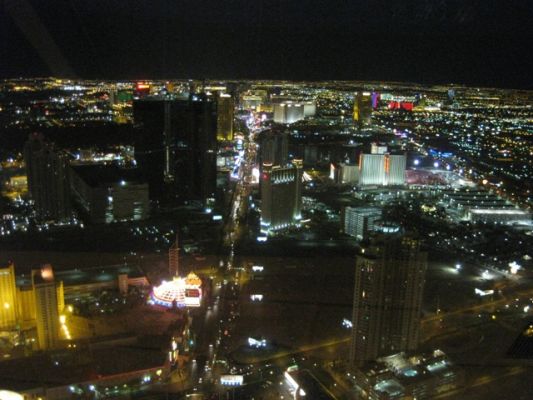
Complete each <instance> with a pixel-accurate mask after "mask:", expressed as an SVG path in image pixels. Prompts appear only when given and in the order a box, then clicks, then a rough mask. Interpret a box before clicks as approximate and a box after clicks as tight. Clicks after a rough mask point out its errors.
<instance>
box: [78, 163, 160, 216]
mask: <svg viewBox="0 0 533 400" xmlns="http://www.w3.org/2000/svg"><path fill="white" fill-rule="evenodd" d="M71 168H72V173H71V175H70V176H71V182H72V193H73V195H74V198H75V200H76V202H77V203H78V205H79V206H80V210H81V212H82V214H83V215H85V216H86V217H87V219H88V220H89V221H90V222H93V223H110V222H117V221H139V220H143V219H146V218H148V215H149V211H150V201H149V197H148V184H147V183H146V182H145V181H144V180H143V178H142V177H141V176H140V174H139V171H138V169H137V168H120V167H118V166H116V165H102V164H97V165H78V166H72V167H71Z"/></svg>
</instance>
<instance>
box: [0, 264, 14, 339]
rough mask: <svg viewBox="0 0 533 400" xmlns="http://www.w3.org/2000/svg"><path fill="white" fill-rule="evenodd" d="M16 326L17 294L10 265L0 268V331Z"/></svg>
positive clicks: (12, 268) (12, 267) (12, 266)
mask: <svg viewBox="0 0 533 400" xmlns="http://www.w3.org/2000/svg"><path fill="white" fill-rule="evenodd" d="M16 324H17V292H16V287H15V267H14V265H13V264H12V263H10V264H8V265H7V266H5V267H2V268H0V329H10V328H14V327H15V325H16Z"/></svg>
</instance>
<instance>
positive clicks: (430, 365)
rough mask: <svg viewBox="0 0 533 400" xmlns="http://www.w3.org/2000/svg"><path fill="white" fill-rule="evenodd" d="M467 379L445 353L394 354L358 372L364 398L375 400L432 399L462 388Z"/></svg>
mask: <svg viewBox="0 0 533 400" xmlns="http://www.w3.org/2000/svg"><path fill="white" fill-rule="evenodd" d="M464 378H465V376H464V371H463V370H462V369H460V368H458V367H457V366H455V365H454V364H453V363H452V362H451V361H450V360H449V359H448V357H447V356H446V354H444V352H442V351H441V350H434V351H432V352H430V353H426V354H416V355H407V354H405V353H398V354H394V355H390V356H388V357H383V358H380V359H378V360H377V361H376V362H374V363H371V364H369V365H367V366H365V367H363V368H360V369H357V370H356V372H355V380H356V382H357V384H358V385H359V386H360V387H361V389H362V390H361V398H363V399H371V400H390V399H406V398H409V399H432V398H435V397H437V396H438V395H441V394H443V393H445V392H447V391H450V390H454V389H457V388H458V387H460V386H462V385H463V384H464V381H465V379H464Z"/></svg>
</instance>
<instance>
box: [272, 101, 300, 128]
mask: <svg viewBox="0 0 533 400" xmlns="http://www.w3.org/2000/svg"><path fill="white" fill-rule="evenodd" d="M304 117H305V115H304V105H303V104H301V103H294V102H292V101H288V102H285V103H280V104H274V122H276V123H278V124H292V123H294V122H296V121H300V120H302V119H304Z"/></svg>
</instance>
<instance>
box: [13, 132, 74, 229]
mask: <svg viewBox="0 0 533 400" xmlns="http://www.w3.org/2000/svg"><path fill="white" fill-rule="evenodd" d="M24 162H25V164H26V174H27V176H28V189H29V192H30V195H31V198H32V199H33V201H34V203H35V210H36V211H37V214H38V216H39V217H40V218H41V219H42V220H64V219H69V218H70V214H71V204H70V185H69V177H68V164H69V160H68V156H67V155H66V154H65V153H62V152H59V151H57V150H56V149H55V148H54V146H53V145H52V144H50V143H47V142H45V141H44V138H43V136H42V135H40V134H35V133H34V134H31V135H30V137H29V139H28V141H27V142H26V144H25V145H24Z"/></svg>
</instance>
